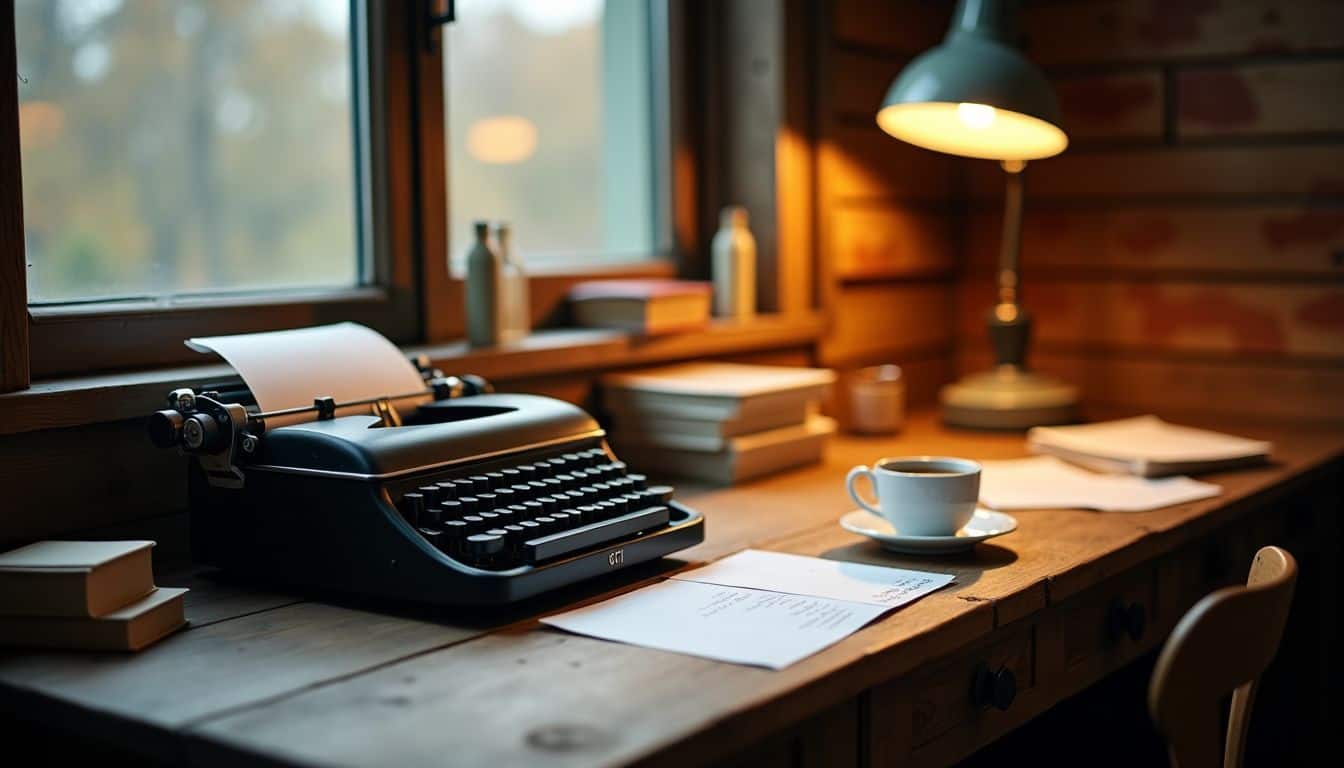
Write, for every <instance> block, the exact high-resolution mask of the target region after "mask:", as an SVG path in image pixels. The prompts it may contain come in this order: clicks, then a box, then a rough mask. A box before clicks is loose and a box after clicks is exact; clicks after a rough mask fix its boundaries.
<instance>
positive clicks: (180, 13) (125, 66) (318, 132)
mask: <svg viewBox="0 0 1344 768" xmlns="http://www.w3.org/2000/svg"><path fill="white" fill-rule="evenodd" d="M15 16H16V23H17V26H16V33H17V43H18V72H19V77H20V81H19V84H18V85H19V102H20V103H19V123H20V146H21V152H22V162H23V202H24V224H25V239H26V243H25V245H26V250H27V254H28V294H29V297H30V301H31V302H33V303H35V304H41V303H53V302H65V301H74V300H89V299H107V298H123V297H148V296H165V295H167V296H171V295H182V294H198V293H207V292H218V291H247V290H257V289H277V288H294V287H335V286H351V285H354V284H356V283H357V282H358V281H359V279H360V270H359V263H360V261H359V253H358V249H357V246H356V216H355V211H356V189H355V171H354V156H355V147H354V144H353V139H352V135H353V134H352V117H353V112H352V98H351V91H352V66H351V62H352V49H351V34H350V5H349V2H348V0H175V1H173V2H169V1H168V0H17V3H16V8H15Z"/></svg>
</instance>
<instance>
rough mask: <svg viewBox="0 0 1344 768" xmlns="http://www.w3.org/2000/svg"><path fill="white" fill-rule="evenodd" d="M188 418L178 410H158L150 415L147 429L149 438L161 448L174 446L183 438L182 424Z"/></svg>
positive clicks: (146, 425)
mask: <svg viewBox="0 0 1344 768" xmlns="http://www.w3.org/2000/svg"><path fill="white" fill-rule="evenodd" d="M185 421H186V419H184V418H183V417H182V414H181V413H179V412H178V411H158V412H157V413H153V414H151V415H150V417H149V421H148V422H147V423H146V424H145V429H146V430H148V432H149V439H150V441H151V442H153V443H154V444H155V445H157V446H158V447H160V448H172V447H173V446H175V445H177V444H178V442H179V441H180V440H181V439H182V424H183V422H185Z"/></svg>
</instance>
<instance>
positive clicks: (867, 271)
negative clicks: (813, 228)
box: [830, 205, 958, 280]
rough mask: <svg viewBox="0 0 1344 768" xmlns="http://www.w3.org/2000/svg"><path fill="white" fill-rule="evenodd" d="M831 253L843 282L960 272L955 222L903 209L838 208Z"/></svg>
mask: <svg viewBox="0 0 1344 768" xmlns="http://www.w3.org/2000/svg"><path fill="white" fill-rule="evenodd" d="M831 224H832V227H831V239H832V241H831V243H830V253H831V254H832V260H833V262H834V266H835V273H836V276H837V277H838V278H839V279H841V280H853V279H875V278H881V279H890V278H898V277H918V276H930V275H944V276H946V275H949V274H950V273H951V271H952V270H953V269H954V268H955V267H956V264H957V261H958V254H957V248H956V239H955V238H956V224H957V221H956V219H955V218H954V217H953V216H952V215H951V214H949V213H946V212H936V211H935V212H930V211H923V210H913V209H911V208H908V207H903V206H893V205H873V206H856V205H850V206H839V207H837V208H836V210H835V212H834V213H833V215H832V220H831Z"/></svg>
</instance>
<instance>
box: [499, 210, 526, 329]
mask: <svg viewBox="0 0 1344 768" xmlns="http://www.w3.org/2000/svg"><path fill="white" fill-rule="evenodd" d="M495 247H496V248H497V249H498V251H499V262H500V276H501V285H500V300H501V302H502V307H501V310H502V311H501V312H500V318H501V323H502V327H501V329H500V334H499V337H500V338H499V340H500V341H503V342H511V341H518V340H520V339H524V338H526V337H527V334H528V331H529V330H531V307H530V306H529V301H530V297H529V295H528V291H527V274H526V273H525V272H523V266H522V264H521V263H520V262H519V260H518V258H517V256H516V254H515V253H514V250H513V237H512V235H511V232H510V228H509V225H508V223H507V222H502V221H501V222H499V223H498V224H496V225H495Z"/></svg>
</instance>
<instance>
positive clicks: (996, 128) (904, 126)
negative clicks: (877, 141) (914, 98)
mask: <svg viewBox="0 0 1344 768" xmlns="http://www.w3.org/2000/svg"><path fill="white" fill-rule="evenodd" d="M877 124H878V125H879V126H880V127H881V128H882V130H884V131H886V132H887V133H889V134H891V135H892V136H895V137H896V138H898V139H900V140H902V141H907V142H909V143H911V144H914V145H916V146H920V147H924V148H925V149H932V150H934V151H936V152H946V153H948V154H952V155H961V156H962V157H977V158H983V159H985V160H1038V159H1040V158H1042V157H1051V156H1053V155H1058V154H1059V153H1060V152H1063V151H1064V148H1065V147H1067V146H1068V145H1069V138H1068V136H1066V135H1064V132H1063V131H1061V130H1060V129H1059V128H1058V127H1056V126H1055V125H1052V124H1051V123H1048V122H1046V121H1044V120H1041V119H1039V118H1035V117H1032V116H1030V115H1024V114H1022V113H1020V112H1011V111H1009V110H1006V109H995V108H994V107H991V106H988V105H986V104H972V103H965V102H963V103H958V104H953V103H948V102H914V103H907V104H891V105H888V106H885V107H883V108H882V110H881V111H880V112H878V113H877Z"/></svg>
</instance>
